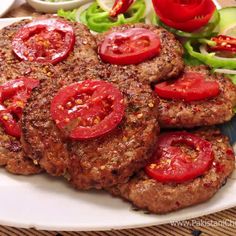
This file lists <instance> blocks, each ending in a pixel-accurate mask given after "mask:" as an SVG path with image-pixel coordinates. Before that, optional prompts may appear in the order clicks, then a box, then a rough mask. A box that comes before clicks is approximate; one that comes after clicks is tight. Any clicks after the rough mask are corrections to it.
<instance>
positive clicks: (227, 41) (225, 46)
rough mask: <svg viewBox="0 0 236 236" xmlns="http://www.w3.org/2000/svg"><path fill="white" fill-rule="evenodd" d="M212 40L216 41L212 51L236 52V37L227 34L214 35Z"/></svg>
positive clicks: (211, 48)
mask: <svg viewBox="0 0 236 236" xmlns="http://www.w3.org/2000/svg"><path fill="white" fill-rule="evenodd" d="M211 40H212V41H214V42H216V46H214V47H210V50H211V51H228V52H236V38H233V37H230V36H226V35H218V36H217V37H213V38H212V39H211Z"/></svg>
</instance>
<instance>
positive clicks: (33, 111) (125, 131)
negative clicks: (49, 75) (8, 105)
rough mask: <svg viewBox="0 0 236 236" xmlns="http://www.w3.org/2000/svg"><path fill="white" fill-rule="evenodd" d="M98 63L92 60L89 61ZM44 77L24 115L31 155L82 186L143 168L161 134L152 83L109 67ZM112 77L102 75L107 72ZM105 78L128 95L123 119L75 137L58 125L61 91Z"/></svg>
mask: <svg viewBox="0 0 236 236" xmlns="http://www.w3.org/2000/svg"><path fill="white" fill-rule="evenodd" d="M86 66H88V67H90V68H93V67H92V64H89V65H88V64H87V63H86V64H85V68H86ZM79 71H80V74H81V75H80V76H78V77H74V76H71V77H70V78H69V77H68V78H64V77H63V78H62V79H61V80H60V79H58V80H51V81H45V82H44V83H43V84H42V85H41V86H40V87H39V88H38V89H36V90H35V92H34V93H33V95H32V96H31V98H30V100H29V101H28V104H27V108H26V109H25V110H24V114H23V133H24V148H25V150H26V151H27V152H28V153H29V155H30V157H31V158H32V159H33V160H34V161H37V162H38V163H39V164H40V166H41V167H42V168H44V169H45V170H46V171H47V172H48V173H50V174H52V175H56V176H58V175H65V176H66V177H67V178H69V179H70V182H71V183H72V184H73V185H74V186H75V187H76V188H79V189H89V188H93V187H94V188H102V187H106V186H111V185H114V184H117V183H121V182H123V181H125V180H126V179H127V178H128V177H129V176H130V175H132V174H133V172H134V171H138V170H139V169H140V168H142V167H143V166H144V165H145V163H146V161H147V160H148V159H149V157H150V155H151V154H152V151H153V148H154V144H155V140H156V136H157V134H158V130H159V127H158V124H157V98H156V96H155V95H154V94H153V92H152V91H151V89H150V88H149V86H148V85H143V84H142V83H140V82H138V81H136V80H135V78H132V77H125V78H124V79H122V78H123V77H122V76H121V77H120V74H119V73H117V74H116V76H115V77H109V71H107V70H106V68H105V67H103V66H102V67H101V68H99V70H98V71H97V72H96V71H95V73H94V74H98V75H99V71H100V72H101V76H100V78H99V77H98V76H96V77H95V76H92V75H91V74H90V75H86V72H84V71H86V69H85V70H84V69H83V67H82V66H81V67H80V70H78V72H79ZM105 74H106V75H107V77H103V76H104V75H105ZM86 79H91V80H97V79H103V80H106V81H108V82H111V83H113V84H114V85H115V86H117V87H118V88H119V90H120V91H121V92H122V94H123V96H124V101H125V105H126V111H125V116H124V117H123V120H122V122H121V123H120V124H119V125H118V126H117V127H116V128H115V129H113V130H112V131H111V132H110V133H108V134H106V135H104V136H101V137H98V138H95V139H91V140H84V141H83V140H82V141H71V140H68V139H65V138H64V134H63V133H62V132H61V131H60V130H59V129H58V128H57V126H56V125H55V123H54V121H53V120H52V118H51V115H50V104H51V101H52V99H53V97H54V96H55V94H56V93H57V91H58V90H59V89H60V88H61V87H63V86H65V85H68V84H71V83H72V82H74V81H82V80H86Z"/></svg>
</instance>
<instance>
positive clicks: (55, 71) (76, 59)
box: [0, 16, 99, 175]
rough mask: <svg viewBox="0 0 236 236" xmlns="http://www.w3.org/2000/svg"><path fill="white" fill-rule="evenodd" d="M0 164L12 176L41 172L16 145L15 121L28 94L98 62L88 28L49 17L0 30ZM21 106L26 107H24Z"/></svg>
mask: <svg viewBox="0 0 236 236" xmlns="http://www.w3.org/2000/svg"><path fill="white" fill-rule="evenodd" d="M0 38H1V40H0V73H1V79H0V98H1V100H0V103H1V104H0V105H1V109H0V122H1V127H0V148H1V153H0V165H1V166H5V167H6V169H7V170H8V171H9V172H11V173H14V174H23V175H30V174H36V173H39V172H41V171H42V169H41V168H40V166H39V165H34V163H33V161H32V159H29V158H28V155H27V153H25V152H24V151H23V148H22V144H21V134H22V127H21V117H22V113H23V108H24V107H25V105H26V101H27V99H29V97H30V95H31V92H32V90H33V89H34V88H35V87H37V86H40V83H41V82H43V81H50V80H57V79H58V78H59V77H60V76H61V75H62V74H64V73H65V72H64V71H65V68H68V67H69V66H73V67H76V66H78V65H79V66H80V67H83V68H84V71H86V73H91V74H92V73H93V71H92V70H91V67H89V66H87V65H94V66H96V64H99V60H98V58H97V54H96V51H95V50H94V49H95V48H96V43H95V40H94V38H93V37H92V36H91V35H90V32H89V30H88V29H87V28H86V27H85V26H83V25H81V24H73V23H71V22H67V21H64V20H62V19H60V18H57V17H54V16H44V17H40V18H36V19H33V20H23V21H20V22H17V23H14V24H12V25H10V26H8V27H5V28H3V29H2V30H1V31H0ZM26 106H27V105H26Z"/></svg>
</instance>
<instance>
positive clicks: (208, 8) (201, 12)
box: [152, 0, 216, 32]
mask: <svg viewBox="0 0 236 236" xmlns="http://www.w3.org/2000/svg"><path fill="white" fill-rule="evenodd" d="M152 2H153V6H154V9H155V11H156V14H157V15H158V16H159V18H160V20H161V21H162V22H163V23H165V24H166V25H167V26H169V27H172V28H175V29H179V30H182V31H185V32H193V31H196V30H198V29H200V28H201V27H203V26H204V25H206V24H207V23H208V22H209V20H210V19H211V17H212V15H213V13H214V11H215V10H216V7H215V4H214V3H213V1H212V0H195V1H189V3H188V2H186V1H184V3H183V4H181V3H177V2H174V1H171V0H167V1H162V0H152ZM167 4H168V5H167ZM166 6H168V8H167V7H166Z"/></svg>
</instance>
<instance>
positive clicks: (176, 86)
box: [97, 25, 236, 213]
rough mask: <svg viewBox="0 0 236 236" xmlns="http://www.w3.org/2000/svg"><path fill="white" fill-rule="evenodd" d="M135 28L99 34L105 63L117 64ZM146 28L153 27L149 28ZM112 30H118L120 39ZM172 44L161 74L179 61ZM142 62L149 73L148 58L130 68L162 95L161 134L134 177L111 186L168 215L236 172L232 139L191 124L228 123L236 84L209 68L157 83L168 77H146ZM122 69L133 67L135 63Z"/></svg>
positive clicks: (204, 197) (138, 203)
mask: <svg viewBox="0 0 236 236" xmlns="http://www.w3.org/2000/svg"><path fill="white" fill-rule="evenodd" d="M133 27H134V28H135V27H142V26H141V25H138V26H122V27H118V28H115V29H112V30H111V31H109V32H106V33H104V34H101V35H98V37H97V38H98V40H97V41H98V45H99V52H100V56H101V58H102V59H103V61H105V62H106V63H107V62H112V63H116V64H119V63H117V60H114V58H115V57H116V56H117V55H118V54H119V53H120V52H119V51H118V52H117V49H116V48H117V45H118V44H119V46H120V45H121V43H120V42H122V37H123V42H124V45H125V46H127V37H130V36H129V33H127V28H133ZM144 28H151V29H152V30H155V29H154V28H153V27H150V26H144ZM156 30H158V29H156ZM113 32H118V34H117V38H116V39H114V33H113ZM143 39H144V40H145V37H143ZM166 44H167V45H169V47H170V41H168V40H167V42H165V41H163V40H162V43H161V48H162V47H163V48H165V45H166ZM104 45H106V47H105V46H104ZM107 45H108V46H107ZM122 46H123V45H122ZM125 46H123V47H124V48H125ZM104 47H105V49H104ZM171 48H173V51H172V53H171V54H168V52H167V53H166V58H168V57H169V58H172V60H171V59H170V60H168V61H167V60H165V63H164V64H162V63H160V64H161V65H162V66H163V68H162V70H160V71H158V73H159V74H160V73H161V72H163V71H164V70H165V66H166V68H169V67H170V66H171V64H172V62H173V61H176V60H174V58H175V57H174V56H173V55H174V52H175V50H174V49H176V46H175V45H173V44H172V47H171ZM106 50H107V52H109V53H110V57H106V55H105V57H104V55H103V52H104V51H106ZM131 50H132V45H131ZM131 50H130V51H131ZM170 55H171V56H170ZM107 58H108V59H107ZM115 59H116V58H115ZM118 62H119V61H118ZM144 64H145V68H148V69H149V70H147V69H146V73H145V75H148V73H147V71H150V72H151V71H155V70H156V68H155V67H153V65H152V64H151V63H150V67H148V65H149V61H148V60H147V61H146V62H144V63H141V64H138V65H136V66H134V67H136V68H135V69H134V68H132V70H135V71H136V74H137V79H138V80H139V81H143V82H147V81H149V82H151V85H152V87H154V90H155V93H156V94H157V95H158V97H159V99H160V101H159V105H158V121H159V124H160V127H161V131H162V132H161V135H160V136H158V141H157V143H156V149H155V152H154V153H153V155H152V158H151V159H150V161H149V163H148V164H147V165H146V166H145V168H144V169H143V170H141V171H140V172H138V173H137V174H135V175H133V176H132V177H131V178H130V180H129V181H128V182H126V183H123V184H119V185H117V186H114V187H112V188H108V189H107V190H108V191H109V192H111V193H112V194H113V195H115V196H119V197H122V198H124V199H126V200H128V201H130V202H132V203H133V204H134V205H135V206H137V207H138V208H141V209H146V210H149V211H151V212H154V213H166V212H170V211H173V210H177V209H180V208H184V207H187V206H191V205H194V204H197V203H201V202H204V201H206V200H208V199H209V198H211V197H212V196H213V195H214V194H215V193H216V192H217V190H218V189H219V188H220V187H221V186H222V185H223V184H224V183H225V182H226V180H227V178H228V177H229V176H230V174H231V173H232V172H233V170H234V166H235V155H234V152H233V149H232V147H231V146H230V144H229V141H228V138H227V137H225V136H223V135H222V134H220V131H219V130H218V129H215V128H214V127H209V128H201V129H195V130H193V128H195V127H199V126H210V125H216V124H221V123H224V122H226V121H229V120H230V119H231V118H232V117H233V115H234V111H233V108H234V107H235V105H236V87H235V85H234V84H233V83H232V82H231V81H230V80H229V79H228V78H225V77H223V76H221V75H216V74H211V73H210V71H209V69H208V68H207V67H205V66H196V67H190V66H186V67H185V69H184V71H183V72H182V73H181V74H179V76H178V77H177V78H176V74H172V78H171V80H167V81H164V82H161V83H158V84H155V83H156V82H158V81H160V80H163V79H169V78H170V77H168V76H167V77H165V78H160V79H159V78H158V77H156V78H154V77H152V76H151V75H150V76H147V77H146V76H144V75H143V74H142V69H140V68H143V65H144ZM178 64H180V63H178ZM109 67H111V68H113V67H114V66H113V67H112V66H109ZM118 67H120V68H126V69H127V68H129V69H131V67H132V66H131V65H127V66H125V67H124V65H123V67H122V66H120V65H119V66H118ZM158 68H159V67H158ZM140 71H141V72H140ZM111 73H112V72H111ZM150 78H151V79H150ZM166 128H178V129H180V128H181V129H184V128H192V130H189V131H186V130H178V131H173V130H172V131H170V130H165V129H166Z"/></svg>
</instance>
